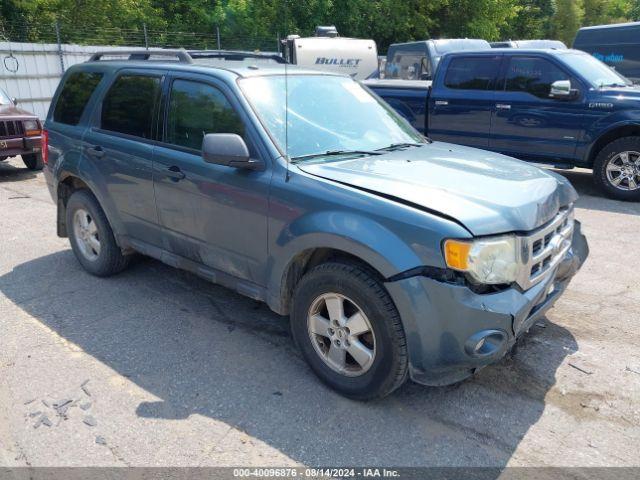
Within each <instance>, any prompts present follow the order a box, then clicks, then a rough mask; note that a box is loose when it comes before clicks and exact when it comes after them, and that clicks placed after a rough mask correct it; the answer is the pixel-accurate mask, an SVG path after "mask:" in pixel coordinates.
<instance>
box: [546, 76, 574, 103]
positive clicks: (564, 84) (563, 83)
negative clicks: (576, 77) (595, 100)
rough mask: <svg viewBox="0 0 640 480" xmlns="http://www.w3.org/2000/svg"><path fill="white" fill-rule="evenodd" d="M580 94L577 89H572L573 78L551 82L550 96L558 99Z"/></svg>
mask: <svg viewBox="0 0 640 480" xmlns="http://www.w3.org/2000/svg"><path fill="white" fill-rule="evenodd" d="M577 94H578V91H577V90H572V89H571V80H556V81H555V82H553V83H552V84H551V91H550V92H549V96H550V97H551V98H558V99H571V98H574V97H575V96H576V95H577Z"/></svg>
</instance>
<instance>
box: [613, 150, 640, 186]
mask: <svg viewBox="0 0 640 480" xmlns="http://www.w3.org/2000/svg"><path fill="white" fill-rule="evenodd" d="M606 174H607V180H608V181H609V183H610V184H611V185H613V186H614V187H616V188H617V189H619V190H624V191H634V190H638V189H639V188H640V153H639V152H631V151H628V152H621V153H618V154H617V155H615V156H614V157H613V158H611V160H609V163H607V167H606Z"/></svg>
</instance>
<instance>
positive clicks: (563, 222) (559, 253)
mask: <svg viewBox="0 0 640 480" xmlns="http://www.w3.org/2000/svg"><path fill="white" fill-rule="evenodd" d="M572 236H573V207H569V208H563V209H561V210H560V211H559V212H558V214H557V215H556V216H555V218H554V219H553V220H551V221H550V222H548V223H547V224H546V225H544V226H543V227H541V228H539V229H537V230H536V231H534V232H532V233H530V234H529V235H524V236H521V237H518V239H519V244H520V252H521V257H522V258H521V260H522V263H523V268H522V270H521V274H520V275H519V278H518V281H517V283H518V285H520V286H521V287H522V288H523V289H525V290H527V289H529V288H531V287H532V286H534V285H535V284H537V283H538V282H540V281H542V280H543V279H544V278H545V277H546V276H547V274H548V273H550V272H551V271H552V270H553V268H555V266H556V265H558V263H560V261H561V260H562V259H563V258H564V256H565V255H566V254H567V252H568V251H569V249H570V248H571V238H572Z"/></svg>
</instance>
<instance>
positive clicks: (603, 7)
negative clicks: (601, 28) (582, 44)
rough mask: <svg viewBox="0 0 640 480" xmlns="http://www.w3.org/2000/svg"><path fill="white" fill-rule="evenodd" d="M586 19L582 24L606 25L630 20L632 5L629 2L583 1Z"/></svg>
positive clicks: (624, 0)
mask: <svg viewBox="0 0 640 480" xmlns="http://www.w3.org/2000/svg"><path fill="white" fill-rule="evenodd" d="M583 2H584V18H583V21H582V24H583V25H584V26H590V25H606V24H609V23H619V22H624V21H627V20H628V19H629V16H630V14H631V9H632V6H633V5H632V3H633V2H631V1H629V0H583Z"/></svg>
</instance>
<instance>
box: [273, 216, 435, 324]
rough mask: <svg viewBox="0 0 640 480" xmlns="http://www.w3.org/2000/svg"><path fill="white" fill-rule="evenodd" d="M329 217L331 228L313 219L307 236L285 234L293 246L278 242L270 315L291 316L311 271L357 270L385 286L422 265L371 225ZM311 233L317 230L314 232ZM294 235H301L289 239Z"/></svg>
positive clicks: (408, 250) (397, 241)
mask: <svg viewBox="0 0 640 480" xmlns="http://www.w3.org/2000/svg"><path fill="white" fill-rule="evenodd" d="M326 215H328V216H329V218H330V219H331V220H333V223H332V222H331V221H322V220H326V219H324V218H323V219H319V218H315V219H314V220H312V221H310V222H304V223H305V224H306V226H305V228H304V229H305V230H306V231H305V232H301V231H299V230H298V228H296V227H294V226H290V227H291V228H289V229H286V232H288V235H287V238H288V239H289V241H288V242H286V243H284V244H282V245H278V243H279V242H276V244H275V246H274V248H273V249H272V254H271V256H270V259H269V267H268V271H269V273H268V285H267V303H268V304H269V306H270V308H271V309H272V310H274V311H276V312H278V313H280V314H282V315H287V314H288V313H289V307H290V304H291V299H292V296H293V292H294V290H295V287H296V285H297V283H298V282H299V281H300V279H301V278H302V276H303V275H304V274H305V273H306V272H308V271H309V270H310V269H311V268H313V267H315V266H317V265H320V264H321V263H324V262H328V261H343V262H350V263H354V264H357V265H359V266H361V267H363V268H365V269H366V270H367V271H369V272H370V273H371V274H372V275H373V276H375V277H376V278H378V279H379V280H380V281H381V282H384V281H385V280H386V279H387V278H390V277H392V276H393V275H395V274H397V273H400V272H403V271H407V270H410V269H411V268H415V267H418V266H420V265H422V263H423V262H422V261H421V259H420V258H419V257H418V255H417V254H416V253H415V252H414V251H413V250H412V249H411V247H410V246H409V245H407V244H406V243H405V242H403V241H402V240H401V239H400V238H399V237H398V236H397V235H395V234H394V233H393V232H390V231H389V230H388V229H386V228H385V227H383V226H382V225H380V224H378V223H376V222H374V221H373V220H371V219H365V218H362V217H358V219H357V220H358V221H355V222H353V221H352V222H349V221H348V220H349V219H351V220H354V219H353V218H352V216H351V215H345V217H344V218H343V219H342V220H343V221H340V220H339V219H338V218H337V217H338V216H337V215H332V214H331V213H329V212H326ZM321 216H322V217H324V216H325V215H324V214H321ZM349 225H350V226H349ZM300 227H301V228H302V226H300ZM313 227H316V229H314V230H311V229H312V228H313ZM317 228H319V229H320V231H318V230H317ZM294 231H295V232H296V233H297V234H298V235H296V236H294V237H291V236H290V234H291V233H293V232H294ZM284 232H285V231H283V233H284Z"/></svg>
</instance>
